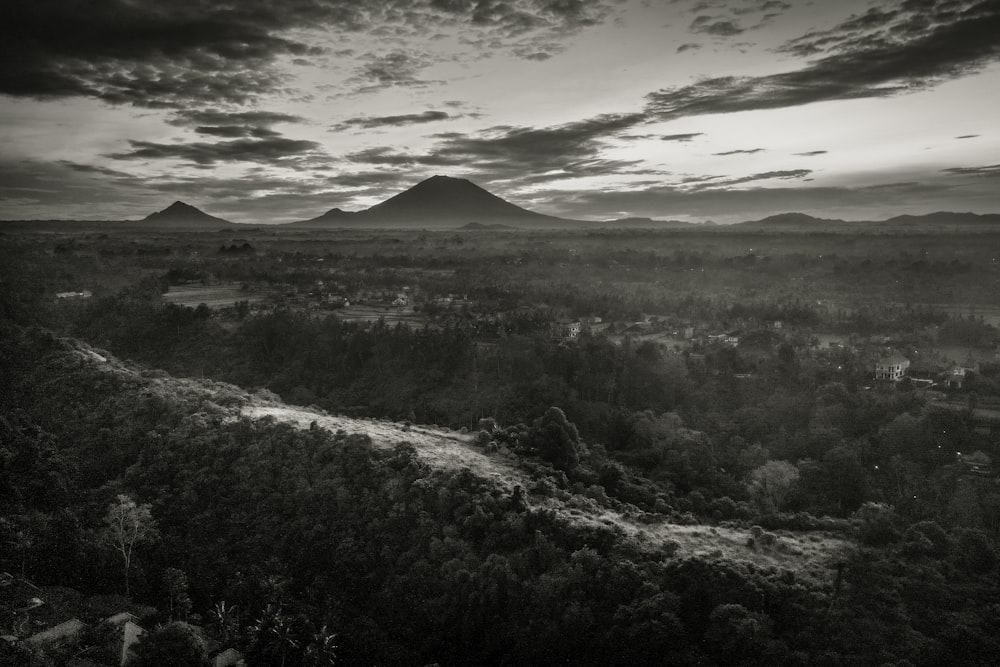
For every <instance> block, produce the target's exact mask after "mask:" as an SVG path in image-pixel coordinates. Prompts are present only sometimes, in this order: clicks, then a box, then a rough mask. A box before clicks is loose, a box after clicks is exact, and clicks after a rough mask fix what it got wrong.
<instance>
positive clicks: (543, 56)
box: [0, 0, 1000, 224]
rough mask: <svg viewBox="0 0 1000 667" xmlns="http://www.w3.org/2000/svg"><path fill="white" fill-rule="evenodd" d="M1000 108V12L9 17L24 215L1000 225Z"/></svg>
mask: <svg viewBox="0 0 1000 667" xmlns="http://www.w3.org/2000/svg"><path fill="white" fill-rule="evenodd" d="M998 109H1000V0H899V1H895V2H892V1H879V2H869V1H865V0H838V1H837V2H823V1H822V0H816V1H808V2H807V1H804V0H372V1H368V0H365V1H361V0H229V1H227V2H221V1H211V0H171V1H170V2H163V1H162V0H4V2H3V3H2V4H0V146H2V147H3V148H2V150H0V219H8V220H10V219H87V220H97V219H137V218H142V217H144V216H145V215H147V214H149V213H151V212H153V211H156V210H161V209H163V208H166V207H167V206H168V205H169V204H170V203H172V202H173V201H175V200H182V201H185V202H187V203H189V204H192V205H194V206H197V207H199V208H201V209H202V210H204V211H206V212H207V213H210V214H212V215H215V216H219V217H223V218H226V219H228V220H232V221H234V222H246V223H253V224H261V223H277V222H289V221H293V220H302V219H307V218H312V217H315V216H318V215H320V214H322V213H324V212H325V211H327V210H329V209H332V208H341V209H344V210H360V209H364V208H367V207H369V206H372V205H374V204H376V203H378V202H380V201H383V200H384V199H386V198H388V197H390V196H392V195H394V194H396V193H398V192H400V191H402V190H405V189H406V188H408V187H411V186H412V185H414V184H416V183H418V182H419V181H421V180H423V179H425V178H428V177H430V176H433V175H435V174H443V175H448V176H456V177H462V178H468V179H470V180H472V181H473V182H475V183H477V184H478V185H480V186H482V187H484V188H486V189H487V190H489V191H491V192H493V193H494V194H497V195H498V196H501V197H504V198H505V199H507V200H508V201H511V202H513V203H515V204H518V205H520V206H524V207H526V208H530V209H532V210H535V211H538V212H541V213H546V214H550V215H558V216H563V217H568V218H574V219H587V220H610V219H617V218H624V217H651V218H657V219H676V220H686V221H692V222H698V221H707V220H712V221H715V222H719V223H729V222H737V221H743V220H750V219H756V218H760V217H764V216H766V215H770V214H774V213H782V212H789V211H802V212H806V213H809V214H812V215H817V216H822V217H832V218H843V219H852V220H858V219H862V220H863V219H884V218H887V217H890V216H893V215H899V214H922V213H930V212H933V211H942V210H943V211H972V212H976V213H995V212H1000V121H998V119H1000V111H998Z"/></svg>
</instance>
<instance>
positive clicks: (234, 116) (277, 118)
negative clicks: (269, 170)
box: [167, 109, 306, 127]
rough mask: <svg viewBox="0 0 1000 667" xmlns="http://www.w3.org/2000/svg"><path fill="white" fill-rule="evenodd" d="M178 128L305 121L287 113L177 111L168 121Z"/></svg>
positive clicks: (266, 124)
mask: <svg viewBox="0 0 1000 667" xmlns="http://www.w3.org/2000/svg"><path fill="white" fill-rule="evenodd" d="M167 122H168V123H170V124H171V125H176V126H178V127H183V126H188V125H246V126H250V127H271V126H272V125H277V124H278V123H305V122H306V119H305V118H302V117H301V116H294V115H292V114H287V113H276V112H273V111H218V110H207V109H203V110H199V111H178V112H176V113H175V114H174V115H173V116H172V117H171V118H170V119H169V120H168V121H167Z"/></svg>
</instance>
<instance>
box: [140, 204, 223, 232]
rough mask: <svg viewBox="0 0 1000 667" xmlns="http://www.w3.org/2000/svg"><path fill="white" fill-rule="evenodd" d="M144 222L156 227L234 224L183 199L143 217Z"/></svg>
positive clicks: (203, 226) (204, 226) (202, 226)
mask: <svg viewBox="0 0 1000 667" xmlns="http://www.w3.org/2000/svg"><path fill="white" fill-rule="evenodd" d="M142 223H143V224H148V225H150V226H154V227H184V228H192V227H196V228H197V227H201V228H207V227H210V226H219V225H222V226H224V227H228V226H230V225H232V224H233V223H231V222H229V221H228V220H223V219H222V218H216V217H215V216H213V215H209V214H208V213H205V212H204V211H202V210H200V209H197V208H195V207H194V206H191V205H190V204H185V203H184V202H182V201H175V202H174V203H173V204H171V205H170V206H168V207H167V208H165V209H163V210H162V211H157V212H156V213H150V214H149V215H147V216H146V217H145V218H143V219H142Z"/></svg>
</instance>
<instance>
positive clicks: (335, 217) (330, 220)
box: [291, 208, 357, 226]
mask: <svg viewBox="0 0 1000 667" xmlns="http://www.w3.org/2000/svg"><path fill="white" fill-rule="evenodd" d="M355 215H357V214H356V213H352V212H350V211H344V210H342V209H339V208H332V209H330V210H329V211H327V212H326V213H324V214H323V215H320V216H317V217H315V218H310V219H309V220H303V221H301V222H293V223H291V224H293V225H306V224H316V225H331V226H336V225H338V223H342V222H346V221H349V220H351V219H352V218H353V217H354V216H355Z"/></svg>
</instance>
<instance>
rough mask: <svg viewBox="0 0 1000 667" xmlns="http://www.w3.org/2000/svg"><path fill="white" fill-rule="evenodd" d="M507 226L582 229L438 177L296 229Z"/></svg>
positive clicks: (462, 182)
mask: <svg viewBox="0 0 1000 667" xmlns="http://www.w3.org/2000/svg"><path fill="white" fill-rule="evenodd" d="M470 223H477V224H480V225H482V224H491V225H496V224H504V225H509V226H514V227H564V226H575V225H578V224H581V223H580V221H577V220H567V219H565V218H557V217H555V216H551V215H544V214H542V213H535V212H534V211H529V210H528V209H525V208H521V207H520V206H517V205H515V204H511V203H510V202H509V201H506V200H504V199H501V198H500V197H497V196H496V195H494V194H492V193H490V192H487V191H486V190H484V189H483V188H481V187H479V186H478V185H476V184H475V183H473V182H472V181H469V180H467V179H464V178H453V177H451V176H432V177H430V178H428V179H426V180H424V181H421V182H420V183H417V184H416V185H414V186H413V187H412V188H410V189H409V190H406V191H404V192H401V193H399V194H398V195H395V196H394V197H390V198H389V199H387V200H385V201H384V202H382V203H381V204H376V205H375V206H372V207H371V208H369V209H366V210H364V211H357V212H353V213H350V212H346V211H342V210H340V209H339V208H335V209H333V210H331V211H329V212H327V213H325V214H323V215H321V216H319V217H318V218H313V219H311V220H304V221H302V222H295V223H292V224H294V225H303V226H306V225H308V226H338V227H339V226H344V227H355V226H357V227H368V226H372V227H410V226H414V227H458V226H464V225H468V224H470Z"/></svg>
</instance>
